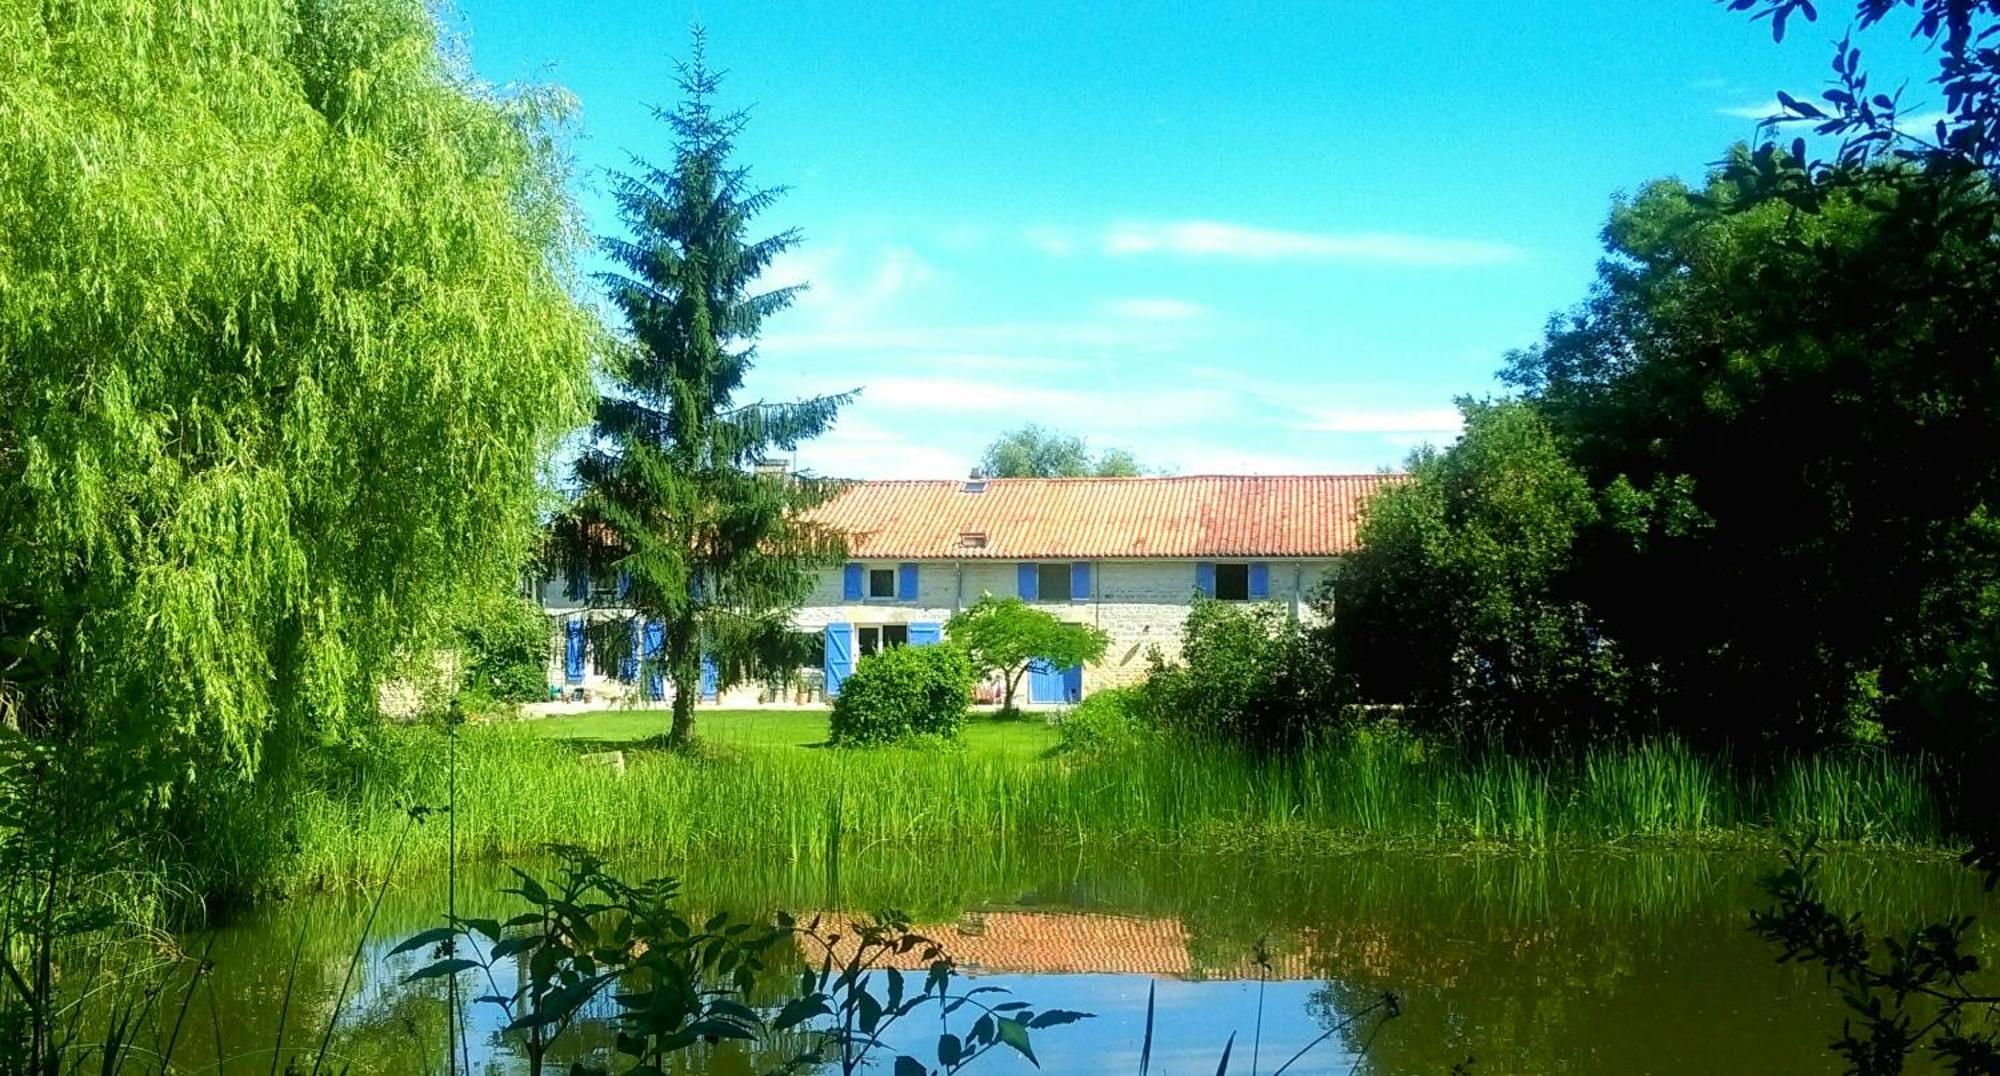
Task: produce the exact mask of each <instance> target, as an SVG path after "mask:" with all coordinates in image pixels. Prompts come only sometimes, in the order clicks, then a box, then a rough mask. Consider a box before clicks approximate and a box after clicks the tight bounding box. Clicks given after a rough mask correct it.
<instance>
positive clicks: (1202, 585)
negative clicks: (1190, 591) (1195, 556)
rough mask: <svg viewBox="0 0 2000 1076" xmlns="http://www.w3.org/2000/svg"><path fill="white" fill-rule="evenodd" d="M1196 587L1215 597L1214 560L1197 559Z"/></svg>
mask: <svg viewBox="0 0 2000 1076" xmlns="http://www.w3.org/2000/svg"><path fill="white" fill-rule="evenodd" d="M1194 588H1195V589H1196V590H1199V591H1201V592H1202V594H1203V595H1204V596H1205V597H1210V598H1213V597H1215V564H1214V562H1212V561H1206V560H1203V561H1196V562H1195V566H1194Z"/></svg>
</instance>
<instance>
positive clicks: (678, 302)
mask: <svg viewBox="0 0 2000 1076" xmlns="http://www.w3.org/2000/svg"><path fill="white" fill-rule="evenodd" d="M678 81H679V86H680V89H681V94H682V98H681V102H680V104H679V105H677V106H676V107H674V108H672V109H671V110H668V109H661V110H658V111H657V112H656V113H655V114H656V116H657V117H658V118H659V119H660V120H662V121H663V122H665V123H666V124H667V126H668V128H669V129H670V130H671V131H672V132H673V137H674V149H673V160H672V162H671V163H670V164H668V165H667V166H665V167H660V166H656V165H652V164H648V163H647V162H645V161H643V160H639V159H637V158H635V160H634V164H635V170H634V171H633V172H631V173H628V174H624V175H621V176H619V177H618V183H617V188H616V194H617V203H618V208H619V215H620V218H621V220H622V221H623V223H624V225H625V228H626V229H627V231H628V233H629V234H628V237H627V238H609V239H606V240H605V241H604V247H605V249H606V251H607V252H608V253H609V254H610V256H611V259H612V261H613V262H614V264H615V265H616V268H615V269H613V270H612V271H610V272H606V273H603V274H601V275H600V279H601V280H602V281H603V283H604V284H605V286H606V288H607V290H608V293H609V297H610V299H611V301H612V303H613V304H614V305H615V306H616V308H617V309H618V310H620V311H621V312H623V314H624V316H625V321H626V338H625V341H624V342H625V345H626V346H625V347H624V348H622V349H621V351H620V352H619V354H618V355H617V356H616V357H615V358H614V359H613V360H612V362H611V367H610V369H608V370H606V371H605V382H606V387H605V390H604V392H603V394H602V398H601V399H600V401H599V403H598V405H597V416H596V421H595V423H594V424H593V426H592V427H591V430H590V434H591V436H590V438H589V441H588V443H587V444H586V445H585V447H584V448H583V450H582V451H581V452H580V453H579V455H578V458H577V461H576V467H575V479H576V488H577V490H578V497H577V500H576V501H575V502H574V504H573V505H572V506H571V508H570V510H569V511H568V512H567V513H566V514H565V515H564V516H563V517H562V518H561V519H560V520H558V522H557V526H556V532H555V539H556V542H555V545H556V549H557V551H558V554H559V558H558V559H559V560H560V561H561V562H562V563H564V564H565V565H567V566H568V567H571V568H573V569H583V570H587V571H591V572H593V573H596V574H598V575H600V576H604V575H608V574H610V573H614V572H615V573H617V575H618V578H619V579H620V585H619V590H620V591H621V593H620V594H619V595H618V596H617V597H615V598H606V599H605V601H606V602H607V603H609V604H613V605H615V606H617V607H618V608H621V609H629V610H631V611H632V613H633V614H634V618H633V622H628V623H627V624H626V625H623V626H626V627H629V626H631V624H632V623H635V622H636V621H638V620H651V621H655V622H657V623H659V624H660V625H661V627H662V629H663V635H664V639H663V643H662V645H661V646H660V648H659V651H658V653H657V654H655V655H649V656H647V657H646V659H645V661H646V664H647V666H648V667H647V668H643V669H642V670H641V677H642V678H644V677H646V676H650V675H652V674H653V673H654V672H656V671H657V672H658V673H660V674H663V676H664V678H665V680H666V681H667V682H668V683H669V684H670V685H671V687H672V692H673V711H674V721H673V729H672V732H671V733H670V734H669V741H670V742H671V743H672V744H674V745H677V746H678V745H684V744H686V743H687V742H689V741H690V740H691V739H692V738H693V735H694V703H695V699H696V697H697V696H698V694H699V691H700V683H701V675H702V664H703V659H704V658H707V659H708V660H709V661H710V662H712V663H713V667H714V669H715V675H716V677H717V681H718V687H719V688H726V687H728V686H729V685H731V684H732V683H737V682H741V681H743V680H746V679H749V678H752V677H755V676H758V675H763V674H767V673H772V672H784V671H789V669H790V667H791V666H793V665H795V664H796V663H797V659H798V655H799V654H800V647H799V646H798V645H797V641H798V637H797V636H796V635H795V634H794V633H792V631H791V630H790V620H791V614H792V613H793V611H794V610H796V609H797V608H798V605H799V604H800V603H801V602H802V601H804V600H805V597H806V596H807V594H809V593H810V592H811V590H812V587H813V584H814V581H815V579H816V578H817V575H818V573H819V571H820V570H821V569H823V568H825V567H827V566H829V565H831V564H834V563H837V562H838V561H839V560H840V559H841V558H842V557H843V555H844V550H843V548H842V543H841V540H840V536H839V535H838V534H835V533H832V532H830V531H828V530H826V529H825V528H822V527H818V526H816V525H814V524H812V523H811V522H809V521H808V520H806V519H805V518H804V516H805V515H806V514H807V513H808V512H809V511H810V510H811V509H813V508H815V507H817V506H819V505H821V504H824V503H825V502H826V501H827V500H829V499H830V498H831V497H832V496H833V495H834V494H835V493H837V492H838V486H837V484H835V483H833V482H831V481H828V480H826V479H821V478H816V477H812V476H809V475H797V474H772V473H762V472H760V470H759V468H758V467H757V464H758V463H759V462H760V461H762V460H764V459H765V458H766V457H767V456H768V455H770V454H771V453H773V452H789V451H791V450H793V449H794V448H796V447H797V445H798V444H799V442H801V441H804V440H807V439H809V438H812V437H814V436H817V435H819V434H820V433H822V432H824V431H825V430H827V429H828V428H829V427H830V426H831V425H832V424H833V421H834V417H835V415H836V414H837V413H838V411H839V409H840V407H841V405H842V404H844V403H846V402H847V401H848V399H849V398H851V396H852V393H843V394H839V395H833V396H818V397H813V398H809V399H803V400H797V401H792V402H780V403H771V402H765V401H761V400H760V401H756V402H750V403H742V404H739V403H737V402H736V398H735V397H736V393H737V392H738V391H739V390H740V389H741V388H742V385H743V380H744V376H745V375H746V374H747V373H748V372H749V370H750V369H751V366H752V363H753V361H754V358H755V354H756V349H755V340H756V336H757V332H758V327H759V326H760V325H761V324H762V322H763V320H764V318H765V317H767V316H769V315H771V314H773V313H776V312H777V311H780V310H782V309H784V308H785V307H786V306H788V305H790V303H791V302H792V300H793V298H794V297H795V296H796V295H797V292H798V290H799V288H798V286H791V287H781V288H773V289H768V290H759V289H758V278H759V276H760V275H761V274H762V273H763V272H764V271H765V270H766V269H767V268H768V267H769V266H770V264H771V261H772V259H773V258H775V257H776V256H777V255H779V254H780V253H782V252H784V251H786V250H789V249H791V248H792V247H793V246H794V245H795V244H796V243H797V242H798V240H799V233H798V231H797V230H796V229H787V230H785V231H782V232H778V233H776V234H774V235H770V236H767V237H765V238H762V239H751V238H749V237H748V232H749V227H750V222H751V220H752V218H754V217H755V216H757V215H758V214H759V213H760V212H762V211H763V210H765V209H766V208H768V207H769V206H770V205H771V204H772V202H774V201H775V200H776V199H777V197H778V196H779V195H780V194H782V193H783V189H782V188H758V187H753V186H752V185H751V184H750V181H749V173H748V170H747V169H745V168H742V167H739V166H736V165H734V164H732V163H731V160H730V157H731V153H732V150H733V145H734V141H735V138H736V135H737V134H738V133H739V132H740V131H741V130H742V129H743V125H744V118H745V117H744V114H743V113H742V112H727V113H721V112H717V111H716V109H715V106H714V104H713V101H714V97H715V93H716V89H717V86H718V84H719V81H720V73H719V72H715V71H712V70H710V69H709V67H708V66H707V63H706V59H705V57H704V39H703V34H702V32H701V30H700V29H699V28H697V29H696V30H695V32H694V40H693V49H692V55H691V57H690V59H689V61H688V62H687V63H686V64H684V65H681V67H680V78H679V80H678ZM619 627H621V625H616V624H614V625H611V630H608V631H598V632H596V633H594V635H593V638H594V639H596V640H598V641H599V645H607V641H608V645H611V646H614V647H620V648H623V647H629V646H630V645H631V642H630V640H631V638H632V637H631V635H630V633H629V632H626V631H620V630H618V629H619ZM626 652H629V651H626ZM655 663H656V664H655Z"/></svg>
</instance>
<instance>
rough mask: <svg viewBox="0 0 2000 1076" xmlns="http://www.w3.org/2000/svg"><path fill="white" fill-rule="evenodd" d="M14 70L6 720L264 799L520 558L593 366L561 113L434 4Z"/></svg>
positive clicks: (3, 434)
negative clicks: (542, 479) (279, 768)
mask: <svg viewBox="0 0 2000 1076" xmlns="http://www.w3.org/2000/svg"><path fill="white" fill-rule="evenodd" d="M0 54H4V55H5V56H6V57H7V62H6V64H5V66H4V68H0V130H4V132H5V134H4V136H0V697H4V699H5V700H6V708H7V710H8V714H9V717H10V720H12V721H13V722H14V723H15V724H16V725H17V726H18V727H19V728H21V729H23V730H25V731H27V732H28V733H30V734H31V735H34V736H37V737H48V738H60V739H64V740H67V741H71V742H75V741H89V742H92V743H98V744H104V745H115V750H116V752H117V753H118V756H119V760H120V762H119V764H120V765H124V766H128V767H130V770H131V772H132V774H133V775H134V778H135V779H137V780H142V781H143V782H144V783H146V784H147V785H148V786H150V787H152V788H154V789H156V790H158V791H159V792H160V793H161V794H162V796H164V795H165V794H166V793H168V792H170V791H171V790H173V789H175V788H176V787H183V786H189V785H194V784H203V785H207V786H211V787H219V786H221V785H225V784H230V783H239V784H240V783H241V782H243V781H246V780H248V779H250V778H251V776H252V775H253V774H254V773H255V772H256V771H257V770H258V767H259V765H260V763H262V762H265V761H267V760H268V759H270V758H271V757H273V756H274V755H276V754H282V753H283V750H284V748H285V746H286V745H287V744H294V743H298V742H300V741H301V740H310V739H314V738H320V737H327V736H334V735H338V734H339V732H340V730H341V729H342V728H343V727H345V726H346V725H348V724H349V723H351V722H353V721H355V720H357V719H363V718H369V719H372V718H373V717H374V715H375V708H376V703H375V692H374V688H375V685H376V683H377V681H378V680H380V679H381V678H382V676H383V675H384V674H385V672H386V670H388V669H389V668H391V667H392V666H393V665H394V664H395V663H396V662H397V661H398V660H399V658H403V657H409V656H413V655H415V654H418V653H420V652H426V651H427V648H428V646H429V645H430V644H431V643H432V642H434V641H437V640H439V639H441V638H442V636H443V632H444V630H445V629H447V628H448V627H449V626H450V624H451V620H452V618H453V615H454V612H455V610H456V609H457V608H459V607H460V606H461V605H462V603H463V602H464V600H465V599H466V598H467V596H469V595H473V594H484V593H491V592H494V591H496V590H499V589H501V588H503V587H505V586H506V585H507V584H508V583H510V582H511V580H512V579H513V577H514V574H515V572H516V570H517V567H518V565H519V563H520V560H521V558H522V557H523V556H525V555H526V553H527V551H528V548H529V542H530V541H531V540H532V536H533V534H534V527H535V518H534V517H535V513H536V511H537V509H538V507H539V504H540V496H541V494H540V493H539V491H538V487H537V483H536V475H537V468H538V467H539V466H540V464H541V463H542V461H543V460H544V458H545V457H546V454H547V452H548V451H549V450H550V449H551V448H552V446H553V444H554V442H555V439H556V437H557V436H559V435H560V433H561V432H562V431H563V430H565V429H566V428H568V427H570V426H571V425H572V424H573V423H574V422H575V421H576V419H577V417H578V415H579V414H580V404H581V401H582V399H583V396H584V393H585V392H586V391H587V382H586V380H585V377H584V373H585V370H586V367H587V362H588V357H589V353H590V352H591V350H592V349H593V348H594V347H595V346H596V343H595V331H594V328H593V322H592V320H591V319H590V318H589V316H588V315H587V313H586V312H585V311H584V310H583V309H581V308H580V307H579V306H578V304H577V303H575V302H574V301H573V300H572V298H571V295H570V291H569V287H570V284H571V283H572V281H571V279H570V276H569V265H570V261H569V259H570V255H571V253H572V248H573V240H574V239H575V238H576V236H577V234H578V233H577V231H576V228H575V221H574V218H573V214H572V210H571V207H570V205H569V204H568V202H567V201H566V199H565V196H564V194H563V186H562V185H563V173H562V171H561V168H560V167H559V163H560V153H559V148H560V147H559V145H558V144H557V142H556V141H555V136H556V134H557V133H558V131H559V128H557V127H554V126H552V124H553V123H555V122H556V121H558V120H560V118H561V117H562V115H563V113H564V111H565V110H566V107H567V105H566V100H565V99H564V98H562V97H560V96H557V95H553V94H546V93H535V92H529V93H523V94H514V95H499V94H496V93H494V92H493V91H491V90H489V89H488V88H486V87H484V86H482V85H480V84H478V83H477V82H475V81H473V79H472V78H471V77H470V75H469V74H468V73H467V72H466V71H465V70H463V69H462V68H460V67H459V66H457V65H456V64H454V63H451V62H448V61H447V60H446V59H445V57H444V55H443V53H442V52H441V50H440V46H439V40H438V31H437V27H436V25H435V23H434V21H433V19H432V17H431V16H430V14H429V13H428V12H427V11H426V9H425V7H424V6H423V5H422V4H421V3H419V2H417V0H341V2H291V3H286V2H280V3H220V4H214V3H203V4H189V3H164V4H137V3H125V4H115V3H114V4H102V5H83V6H71V5H53V6H51V5H40V4H30V3H11V2H10V3H4V4H0ZM187 833H188V835H189V836H191V837H193V836H197V835H201V836H205V834H202V833H201V830H200V827H198V826H197V827H190V828H188V829H187Z"/></svg>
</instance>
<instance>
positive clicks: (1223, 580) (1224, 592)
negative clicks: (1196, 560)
mask: <svg viewBox="0 0 2000 1076" xmlns="http://www.w3.org/2000/svg"><path fill="white" fill-rule="evenodd" d="M1215 600H1217V601H1225V602H1247V601H1249V600H1250V566H1249V565H1248V564H1218V565H1216V566H1215Z"/></svg>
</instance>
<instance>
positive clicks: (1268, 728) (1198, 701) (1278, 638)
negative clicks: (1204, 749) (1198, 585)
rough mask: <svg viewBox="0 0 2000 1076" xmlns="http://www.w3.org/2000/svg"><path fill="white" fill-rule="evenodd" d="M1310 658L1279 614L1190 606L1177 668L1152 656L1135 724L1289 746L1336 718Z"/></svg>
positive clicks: (1321, 674) (1329, 691)
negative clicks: (1139, 721)
mask: <svg viewBox="0 0 2000 1076" xmlns="http://www.w3.org/2000/svg"><path fill="white" fill-rule="evenodd" d="M1316 653H1317V652H1316V651H1315V650H1314V649H1313V648H1311V647H1308V646H1307V645H1306V641H1305V637H1304V633H1303V632H1302V631H1301V630H1300V629H1299V626H1298V624H1297V623H1296V622H1295V621H1293V620H1292V619H1291V618H1290V617H1289V616H1287V615H1286V613H1285V611H1284V610H1283V609H1280V608H1276V607H1274V606H1268V605H1258V606H1236V605H1229V604H1225V603H1222V602H1217V601H1212V600H1202V601H1197V602H1196V603H1195V606H1194V608H1193V609H1192V610H1190V611H1189V613H1188V617H1187V624H1186V627H1185V628H1184V630H1183V634H1182V643H1181V660H1180V662H1178V663H1169V662H1167V661H1165V660H1164V659H1163V658H1161V656H1160V654H1159V652H1158V651H1155V652H1154V653H1153V656H1152V669H1151V672H1150V673H1149V675H1148V676H1147V678H1146V682H1145V683H1144V684H1143V685H1141V687H1140V688H1139V690H1138V692H1137V694H1136V695H1135V697H1134V701H1135V702H1136V706H1135V707H1134V709H1135V711H1136V716H1138V717H1139V718H1140V719H1141V720H1142V721H1143V723H1145V724H1150V725H1153V726H1155V727H1158V728H1163V729H1170V730H1173V731H1176V732H1181V733H1186V734H1189V735H1193V736H1197V737H1201V738H1205V739H1216V740H1224V741H1229V742H1233V743H1240V744H1244V745H1247V746H1251V747H1258V748H1284V747H1292V746H1296V745H1297V744H1298V743H1299V742H1300V741H1301V740H1303V739H1304V738H1305V735H1306V734H1307V733H1308V732H1309V731H1310V730H1311V729H1313V728H1314V727H1316V726H1318V725H1321V724H1324V723H1326V722H1327V721H1328V720H1329V716H1330V715H1331V714H1334V713H1337V712H1339V710H1340V707H1339V706H1338V704H1337V700H1336V698H1335V695H1336V692H1335V691H1334V690H1333V687H1332V681H1333V677H1332V676H1331V675H1330V674H1329V673H1327V672H1325V671H1324V670H1321V669H1320V668H1319V667H1318V665H1317V664H1316V662H1315V656H1316Z"/></svg>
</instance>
